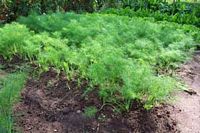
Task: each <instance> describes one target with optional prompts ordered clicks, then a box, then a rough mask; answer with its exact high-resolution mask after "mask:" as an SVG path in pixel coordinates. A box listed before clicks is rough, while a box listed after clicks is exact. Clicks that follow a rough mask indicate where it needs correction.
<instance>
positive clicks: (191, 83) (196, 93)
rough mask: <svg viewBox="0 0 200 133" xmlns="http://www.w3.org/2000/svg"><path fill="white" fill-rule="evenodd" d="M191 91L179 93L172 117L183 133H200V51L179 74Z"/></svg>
mask: <svg viewBox="0 0 200 133" xmlns="http://www.w3.org/2000/svg"><path fill="white" fill-rule="evenodd" d="M179 75H180V76H181V78H182V79H183V80H184V81H185V83H186V85H187V87H188V89H189V91H185V92H183V91H182V92H179V93H178V94H177V101H176V102H175V105H174V110H173V113H172V114H171V115H172V117H173V118H174V119H175V120H176V121H177V126H178V128H179V129H180V132H181V133H200V51H198V52H196V53H195V55H194V57H193V59H192V60H191V61H189V62H187V63H186V64H184V65H183V66H182V67H181V69H180V72H179Z"/></svg>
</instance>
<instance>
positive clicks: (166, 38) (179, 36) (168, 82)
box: [0, 13, 196, 110]
mask: <svg viewBox="0 0 200 133" xmlns="http://www.w3.org/2000/svg"><path fill="white" fill-rule="evenodd" d="M18 22H19V23H20V24H18V23H12V24H7V25H5V26H4V27H3V28H1V29H0V32H1V34H4V31H5V33H6V35H3V36H0V42H1V43H0V51H5V50H8V51H10V52H9V54H8V53H6V52H1V53H0V55H2V56H4V57H5V58H12V57H13V56H15V55H18V56H20V57H21V58H23V59H27V60H29V61H31V62H32V63H34V64H36V65H37V66H38V67H39V70H41V71H47V70H48V69H49V68H54V69H56V70H58V72H59V71H61V70H62V71H65V72H66V74H67V76H68V77H69V78H71V79H73V78H74V77H78V78H79V80H80V81H81V79H86V80H88V81H89V86H90V88H98V92H99V96H100V98H101V99H102V101H103V103H104V104H112V105H113V106H115V107H117V108H119V109H121V110H128V109H129V108H130V106H131V104H132V101H133V100H137V101H139V102H142V103H143V104H144V107H145V108H151V107H152V106H154V105H155V104H157V103H160V102H163V101H165V100H166V99H168V98H169V94H170V93H171V92H172V91H173V89H174V88H176V83H177V81H176V80H175V79H174V78H172V77H169V76H167V75H165V74H162V73H160V71H162V70H169V69H174V68H176V67H177V66H178V64H179V63H182V62H184V61H185V60H186V59H187V58H188V57H189V56H190V55H191V52H192V51H193V50H194V48H195V47H196V46H195V41H194V40H193V37H192V35H191V33H190V32H186V31H184V30H182V29H181V28H177V26H175V25H172V26H171V25H170V24H169V23H161V24H158V23H153V22H151V21H149V20H146V19H142V18H137V17H133V18H129V17H123V16H117V15H112V14H104V15H102V14H82V15H80V14H74V13H66V14H64V13H55V14H50V15H42V16H38V15H31V16H29V17H27V18H21V19H19V20H18ZM24 25H26V26H24ZM12 27H15V28H12ZM27 27H28V28H30V30H31V31H29V29H28V28H27ZM13 29H14V30H13ZM18 29H19V30H20V31H21V32H17V31H19V30H18ZM16 32H17V33H18V35H17V36H18V38H20V39H18V38H14V39H16V41H13V38H10V37H8V36H11V35H13V34H17V33H16ZM24 36H25V37H24ZM13 42H15V43H13ZM8 46H9V47H8ZM11 46H12V47H11ZM13 49H14V50H13Z"/></svg>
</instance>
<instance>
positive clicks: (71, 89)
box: [14, 71, 179, 133]
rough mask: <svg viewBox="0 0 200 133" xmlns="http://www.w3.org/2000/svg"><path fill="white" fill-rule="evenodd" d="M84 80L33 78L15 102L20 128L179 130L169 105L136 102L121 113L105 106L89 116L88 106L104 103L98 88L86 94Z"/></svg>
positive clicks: (109, 132) (50, 132)
mask: <svg viewBox="0 0 200 133" xmlns="http://www.w3.org/2000/svg"><path fill="white" fill-rule="evenodd" d="M87 85H88V84H87V82H86V81H84V82H82V83H81V85H78V83H77V81H76V80H75V81H68V80H67V78H66V77H65V76H64V74H60V75H57V74H56V73H55V72H54V71H49V72H47V73H43V74H42V75H41V76H40V78H39V79H37V80H36V79H34V78H30V79H29V80H28V82H27V84H26V87H25V89H24V91H23V92H22V101H21V102H20V103H19V104H18V105H16V106H15V109H14V110H15V116H16V117H17V119H16V129H17V130H21V131H22V132H23V133H54V132H56V133H82V132H83V133H84V132H88V133H93V132H94V133H96V132H99V133H132V132H134V133H169V132H170V133H175V132H179V131H178V129H177V128H176V122H175V121H174V120H173V119H172V118H171V117H170V111H168V107H167V106H166V105H163V106H160V107H155V108H154V109H152V110H149V111H147V110H144V109H143V108H142V106H141V105H140V104H138V103H133V106H132V109H131V111H130V112H128V113H122V114H117V113H115V112H114V111H113V108H112V107H111V106H104V108H103V109H101V110H99V112H98V113H97V114H96V116H95V117H93V118H88V117H85V115H84V108H85V107H89V106H96V108H98V109H100V108H101V107H102V103H101V100H100V99H98V94H97V92H96V91H93V92H91V93H89V96H87V97H83V93H84V92H83V90H84V88H85V87H87Z"/></svg>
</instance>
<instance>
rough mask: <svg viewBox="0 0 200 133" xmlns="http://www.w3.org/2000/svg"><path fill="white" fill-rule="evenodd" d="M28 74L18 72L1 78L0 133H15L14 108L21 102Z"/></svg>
mask: <svg viewBox="0 0 200 133" xmlns="http://www.w3.org/2000/svg"><path fill="white" fill-rule="evenodd" d="M25 80H26V74H25V73H23V72H16V73H12V74H9V75H8V76H6V77H5V78H3V79H2V78H1V79H0V82H1V83H2V86H1V88H0V132H4V133H12V132H13V118H12V107H13V105H14V104H15V103H16V102H17V101H18V100H19V97H20V92H21V90H22V88H23V85H24V84H25Z"/></svg>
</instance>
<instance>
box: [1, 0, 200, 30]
mask: <svg viewBox="0 0 200 133" xmlns="http://www.w3.org/2000/svg"><path fill="white" fill-rule="evenodd" d="M0 7H1V8H0V14H1V15H0V20H2V21H6V22H9V21H12V20H15V19H16V18H17V17H18V16H20V15H24V16H27V15H28V14H29V13H30V12H37V13H39V14H43V13H47V12H56V11H62V12H66V11H75V12H85V11H86V12H94V11H99V10H105V9H108V8H127V7H128V8H130V9H131V11H129V12H128V13H127V10H126V13H124V14H126V15H132V14H137V16H142V17H144V16H145V17H154V18H156V19H158V20H168V21H173V22H178V23H181V24H192V25H196V26H198V27H199V26H200V25H199V24H200V19H199V18H200V4H199V3H198V1H197V0H196V2H195V3H192V2H190V3H189V2H181V1H180V0H173V2H170V1H169V0H1V1H0ZM112 12H113V11H112ZM135 12H136V13H135ZM115 13H116V12H115ZM118 14H122V13H121V12H118Z"/></svg>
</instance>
